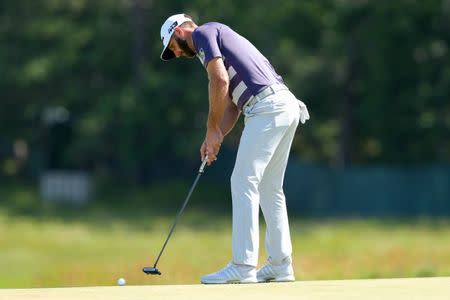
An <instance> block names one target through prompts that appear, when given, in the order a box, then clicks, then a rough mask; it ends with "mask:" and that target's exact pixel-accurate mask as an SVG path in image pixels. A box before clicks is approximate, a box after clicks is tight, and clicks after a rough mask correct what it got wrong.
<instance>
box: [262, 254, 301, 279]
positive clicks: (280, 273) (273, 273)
mask: <svg viewBox="0 0 450 300" xmlns="http://www.w3.org/2000/svg"><path fill="white" fill-rule="evenodd" d="M256 278H257V280H258V282H289V281H295V276H294V270H293V269H292V262H291V260H290V259H288V260H286V261H285V262H283V263H282V264H281V265H273V264H271V263H270V262H268V263H267V264H266V265H265V266H264V267H262V268H261V269H259V270H258V271H257V272H256Z"/></svg>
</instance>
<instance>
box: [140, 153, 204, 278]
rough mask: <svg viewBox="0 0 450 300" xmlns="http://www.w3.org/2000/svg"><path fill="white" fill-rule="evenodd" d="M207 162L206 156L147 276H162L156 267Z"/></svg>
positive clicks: (147, 271) (146, 268)
mask: <svg viewBox="0 0 450 300" xmlns="http://www.w3.org/2000/svg"><path fill="white" fill-rule="evenodd" d="M207 161H208V157H207V156H206V157H205V158H204V159H203V161H202V164H201V166H200V169H199V170H198V174H197V177H196V178H195V180H194V183H193V184H192V187H191V189H190V190H189V193H188V195H187V197H186V200H184V203H183V205H182V206H181V208H180V210H179V211H178V214H177V216H176V218H175V222H173V225H172V228H170V231H169V235H168V236H167V238H166V241H165V242H164V245H163V246H162V248H161V251H160V252H159V255H158V258H156V261H155V264H154V265H153V267H144V268H143V269H142V271H143V272H144V273H145V274H147V275H149V274H151V275H161V272H160V271H159V270H158V268H157V267H156V265H157V264H158V261H159V259H160V258H161V255H162V253H163V252H164V249H165V248H166V246H167V242H168V241H169V239H170V237H171V236H172V233H173V231H174V230H175V227H176V226H177V224H178V221H179V219H180V216H181V214H182V213H183V211H184V208H185V207H186V205H187V203H188V201H189V198H190V197H191V195H192V192H193V191H194V188H195V186H196V185H197V182H198V180H199V179H200V176H201V175H202V174H203V172H204V170H205V166H206V162H207Z"/></svg>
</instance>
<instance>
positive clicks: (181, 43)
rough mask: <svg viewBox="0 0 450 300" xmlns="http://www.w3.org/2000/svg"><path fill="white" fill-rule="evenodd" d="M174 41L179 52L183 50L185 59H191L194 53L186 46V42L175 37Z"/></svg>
mask: <svg viewBox="0 0 450 300" xmlns="http://www.w3.org/2000/svg"><path fill="white" fill-rule="evenodd" d="M175 41H176V42H177V43H178V46H180V48H181V50H183V52H184V54H185V55H186V56H187V57H189V58H192V57H194V56H195V52H194V51H192V49H191V48H189V45H188V43H187V41H186V40H183V39H181V38H179V37H177V36H176V37H175Z"/></svg>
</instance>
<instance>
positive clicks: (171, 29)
mask: <svg viewBox="0 0 450 300" xmlns="http://www.w3.org/2000/svg"><path fill="white" fill-rule="evenodd" d="M177 26H178V21H175V22H173V23H172V25H170V27H169V29H168V30H167V33H168V34H170V33H171V32H172V31H173V30H174V29H175V27H177Z"/></svg>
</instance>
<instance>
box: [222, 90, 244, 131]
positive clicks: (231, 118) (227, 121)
mask: <svg viewBox="0 0 450 300" xmlns="http://www.w3.org/2000/svg"><path fill="white" fill-rule="evenodd" d="M228 101H229V103H228V106H227V108H226V109H225V112H224V114H223V118H222V123H221V124H220V129H221V131H222V133H223V135H224V136H225V135H227V134H228V133H229V132H230V131H231V129H233V127H234V125H235V124H236V121H237V120H238V119H239V115H240V114H241V113H240V111H239V109H238V108H237V106H236V105H234V103H233V102H231V99H229V100H228Z"/></svg>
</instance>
